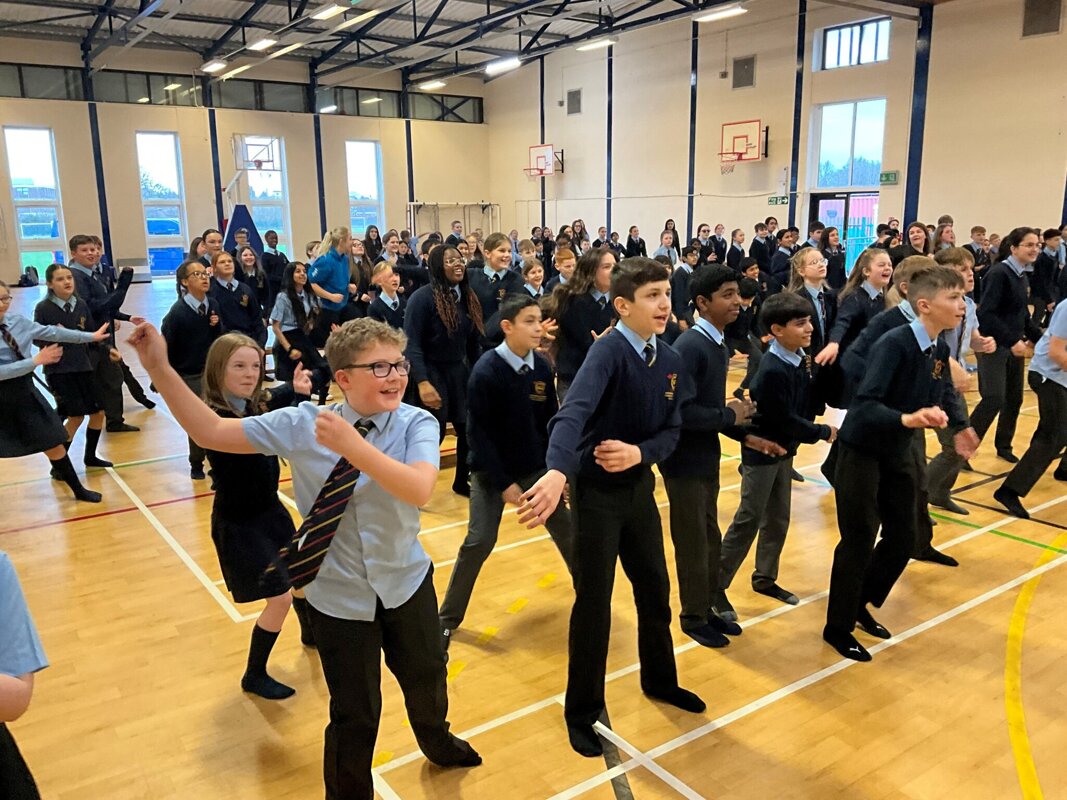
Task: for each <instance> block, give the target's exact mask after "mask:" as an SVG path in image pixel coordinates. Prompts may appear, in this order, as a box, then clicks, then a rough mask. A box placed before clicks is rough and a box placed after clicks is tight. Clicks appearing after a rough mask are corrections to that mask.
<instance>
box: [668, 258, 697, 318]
mask: <svg viewBox="0 0 1067 800" xmlns="http://www.w3.org/2000/svg"><path fill="white" fill-rule="evenodd" d="M692 282H693V271H692V270H691V269H689V268H688V267H686V268H682V267H678V268H677V269H675V270H674V274H672V275H671V310H672V311H673V312H674V316H676V317H678V319H679V320H685V323H686V324H687V325H692V324H693V306H692V298H691V297H690V296H689V284H690V283H692Z"/></svg>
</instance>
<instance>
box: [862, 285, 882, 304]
mask: <svg viewBox="0 0 1067 800" xmlns="http://www.w3.org/2000/svg"><path fill="white" fill-rule="evenodd" d="M860 286H861V287H862V288H863V291H865V292H866V293H867V296H868V297H869V298H871V299H872V300H874V299H876V298H877V297H878V295H880V294H881V293H882V292H881V290H880V289H875V288H874V287H873V286H871V284H870V283H869V282H868V281H864V282H863V283H861V284H860Z"/></svg>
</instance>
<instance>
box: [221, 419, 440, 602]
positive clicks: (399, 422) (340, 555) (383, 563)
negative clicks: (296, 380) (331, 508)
mask: <svg viewBox="0 0 1067 800" xmlns="http://www.w3.org/2000/svg"><path fill="white" fill-rule="evenodd" d="M319 413H320V411H319V409H318V407H316V406H315V405H313V404H311V403H301V404H300V405H299V406H297V407H295V408H281V409H278V410H277V411H271V412H269V413H267V414H262V415H260V416H256V417H246V418H244V419H242V420H241V425H242V426H243V428H244V432H245V436H246V437H248V441H249V443H250V444H251V445H252V447H253V448H255V450H256V451H257V452H259V453H262V454H264V455H278V456H281V457H282V458H285V459H286V460H288V461H289V465H290V468H291V469H292V474H293V489H294V491H295V493H296V504H297V508H298V509H299V511H300V513H301V514H303V515H307V513H308V511H309V510H310V509H311V506H312V504H314V502H315V498H316V497H318V494H319V492H320V491H321V489H322V487H323V485H324V484H325V483H326V479H327V478H328V477H329V474H330V471H331V470H333V468H334V466H336V464H337V462H338V460H339V458H340V456H338V455H337V453H335V452H333V451H332V450H330V449H329V448H327V447H324V446H323V445H321V444H319V443H318V442H316V441H315V418H316V416H318V414H319ZM321 413H325V414H340V415H341V416H342V417H343V418H344V420H345V421H346V422H348V423H350V424H352V425H355V424H356V422H358V421H359V419H360V418H359V416H358V415H357V414H356V412H355V411H353V410H352V408H351V407H350V406H349V405H348V404H347V403H342V404H333V405H330V406H326V407H325V408H323V409H322V411H321ZM370 419H371V420H372V421H373V422H374V429H373V430H371V431H370V432H369V433H368V434H367V441H368V442H370V443H371V444H373V445H374V446H375V447H376V448H377V449H378V450H380V451H382V452H383V453H385V454H386V455H387V456H389V457H390V458H393V459H396V460H397V461H400V462H403V463H404V464H415V463H417V462H420V461H424V462H426V463H427V464H431V465H433V467H434V468H435V469H437V468H439V465H440V461H441V451H440V447H439V445H438V433H439V428H438V423H437V420H436V419H434V418H433V417H432V416H431V415H430V413H429V412H428V411H425V410H423V409H421V408H415V407H414V406H409V405H404V404H401V405H400V408H399V409H397V410H396V411H394V412H391V413H381V414H377V415H375V416H373V417H371V418H370ZM419 528H420V520H419V509H418V508H417V507H416V506H413V505H409V504H407V503H403V502H401V501H400V500H397V499H396V498H395V497H393V496H392V495H391V494H389V493H388V492H386V491H385V490H384V489H382V488H381V486H379V485H378V484H377V483H376V482H375V481H374V480H373V479H371V478H370V477H369V476H368V475H366V474H362V475H360V476H359V480H358V481H357V482H356V486H355V489H354V491H353V492H352V499H351V500H350V501H349V503H348V505H347V506H346V508H345V513H344V516H343V517H342V518H341V522H340V524H339V525H338V527H337V533H336V535H335V536H334V538H333V541H332V542H331V544H330V549H329V551H328V552H327V554H326V558H325V560H324V561H323V564H322V568H321V569H320V570H319V574H318V576H316V578H315V580H313V581H312V582H311V583H309V584H308V585H307V587H306V589H305V594H306V596H307V599H308V602H310V603H311V604H312V605H313V606H315V608H317V609H318V610H319V611H321V612H322V613H324V614H329V615H330V616H332V617H338V618H340V619H349V620H360V621H364V622H369V621H371V620H373V619H374V614H375V610H376V608H377V603H378V600H379V599H381V601H382V605H384V606H385V607H386V608H397V607H398V606H400V605H402V604H403V603H405V602H407V600H408V599H410V598H411V596H412V595H413V594H414V593H415V590H416V589H418V588H419V586H420V585H421V584H422V582H423V580H424V579H425V578H426V573H427V571H428V570H429V569H430V557H429V556H428V555H426V551H425V550H423V549H422V545H421V544H420V543H419V540H418V534H419Z"/></svg>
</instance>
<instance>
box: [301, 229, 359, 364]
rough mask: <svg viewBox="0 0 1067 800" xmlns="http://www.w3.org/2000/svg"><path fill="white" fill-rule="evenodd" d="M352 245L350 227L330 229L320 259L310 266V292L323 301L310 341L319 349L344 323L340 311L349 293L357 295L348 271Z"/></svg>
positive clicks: (323, 239) (324, 237)
mask: <svg viewBox="0 0 1067 800" xmlns="http://www.w3.org/2000/svg"><path fill="white" fill-rule="evenodd" d="M351 246H352V234H351V233H349V231H348V228H345V227H344V226H339V227H336V228H331V229H330V230H329V231H328V232H327V233H326V235H325V236H323V237H322V243H321V244H320V245H319V249H318V257H317V258H316V259H315V260H314V261H313V262H311V266H310V267H308V282H309V283H310V284H311V291H313V292H314V293H315V294H316V295H318V296H319V299H320V300H321V301H322V313H321V314H319V319H318V322H317V323H316V325H315V329H314V330H313V331H312V332H311V341H312V343H313V344H314V345H315V346H316V347H323V346H325V344H326V339H327V338H329V336H330V329H331V328H332V327H333V326H334V325H336V324H338V323H339V322H340V321H341V312H342V311H343V310H344V307H345V306H346V305H347V304H348V295H349V293H351V294H355V293H356V291H357V289H356V287H355V285H354V284H352V283H351V277H350V275H349V270H348V251H349V249H351Z"/></svg>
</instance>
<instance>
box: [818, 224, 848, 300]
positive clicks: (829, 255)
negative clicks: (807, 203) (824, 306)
mask: <svg viewBox="0 0 1067 800" xmlns="http://www.w3.org/2000/svg"><path fill="white" fill-rule="evenodd" d="M819 250H820V251H821V252H822V257H823V258H825V259H826V282H827V283H828V284H830V288H831V289H833V290H834V291H835V292H840V291H841V289H842V288H843V287H844V285H845V283H846V282H847V280H848V276H847V275H845V248H843V247H842V246H841V232H840V231H839V230H838V229H837V228H834V227H830V228H824V229H823V232H822V236H820V237H819Z"/></svg>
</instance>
